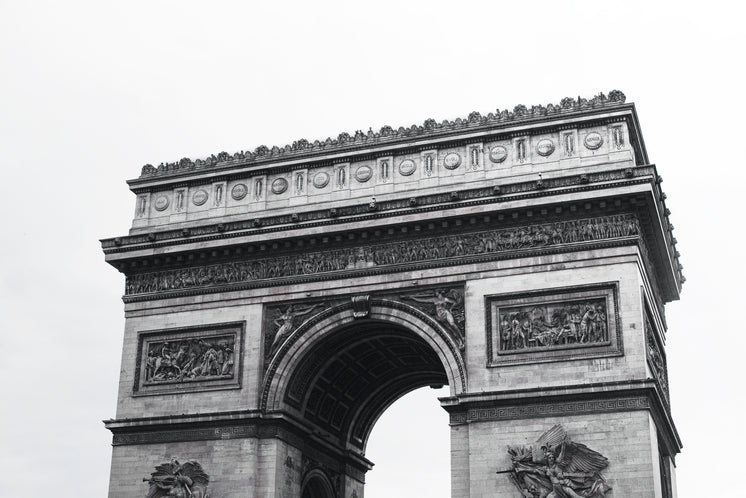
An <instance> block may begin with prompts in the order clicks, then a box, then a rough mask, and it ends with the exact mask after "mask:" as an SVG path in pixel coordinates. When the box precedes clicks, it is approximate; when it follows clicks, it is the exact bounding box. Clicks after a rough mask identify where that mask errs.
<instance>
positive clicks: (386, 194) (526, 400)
mask: <svg viewBox="0 0 746 498" xmlns="http://www.w3.org/2000/svg"><path fill="white" fill-rule="evenodd" d="M661 182H662V178H661V177H660V176H659V175H658V171H657V170H656V167H655V166H654V165H653V164H650V161H649V160H648V156H647V152H646V149H645V144H644V141H643V138H642V135H641V131H640V125H639V123H638V118H637V114H636V112H635V107H634V105H633V104H630V103H625V97H624V94H622V93H621V92H619V91H612V92H610V93H609V94H608V95H603V94H600V95H597V96H595V97H593V98H590V99H584V98H577V99H574V98H565V99H562V100H561V102H559V103H558V104H550V105H548V106H534V107H531V108H527V107H525V106H522V105H519V106H516V107H515V108H514V109H513V110H512V111H500V110H498V111H496V112H494V113H490V114H488V115H486V116H484V115H481V114H480V113H478V112H472V113H471V114H469V115H468V117H466V118H459V119H456V120H455V121H443V122H436V121H435V120H432V119H428V120H426V121H425V122H424V123H423V124H422V125H414V126H411V127H408V128H405V127H401V128H398V129H395V128H392V127H389V126H385V127H383V128H381V129H380V130H378V131H373V130H369V131H367V132H363V131H357V132H356V133H354V134H352V135H350V134H347V133H342V134H340V135H339V136H338V137H337V138H334V139H332V138H328V139H326V140H317V141H314V142H310V141H307V140H298V141H297V142H294V143H293V144H292V145H287V146H284V147H271V148H270V147H265V146H261V147H258V148H256V149H255V150H254V151H252V152H239V153H236V154H233V155H230V154H227V153H220V154H218V155H217V156H211V157H209V158H207V159H205V160H195V161H193V160H191V159H182V160H180V161H178V162H176V163H168V164H161V165H160V166H158V167H154V166H151V165H146V166H145V167H143V169H142V174H141V175H140V177H139V178H137V179H134V180H131V181H129V182H128V183H129V187H130V189H131V190H132V192H133V193H134V194H135V212H134V221H133V224H132V229H131V230H130V233H129V234H128V235H125V236H121V237H116V238H112V239H106V240H103V241H102V245H103V250H104V253H105V256H106V261H107V262H108V263H110V264H111V265H113V266H114V267H115V268H117V269H118V270H119V271H120V272H122V273H124V274H125V276H126V284H125V294H124V298H123V299H124V303H125V316H126V322H125V332H124V345H123V353H122V363H121V379H120V383H119V397H118V405H117V413H116V418H115V419H111V420H107V421H106V422H105V424H106V427H107V428H108V429H109V430H110V431H111V432H112V433H113V457H112V470H111V485H110V494H109V496H110V497H111V498H114V497H127V498H131V497H133V496H151V497H159V496H193V497H196V498H200V497H206V496H212V497H213V498H228V497H254V496H256V497H304V498H305V497H325V498H343V497H344V498H362V497H363V494H364V482H365V474H366V472H367V471H369V470H370V469H371V467H372V462H370V461H369V460H368V459H367V458H366V457H365V448H366V441H367V439H368V435H369V434H370V432H371V429H372V428H373V426H374V424H375V423H376V420H377V419H378V417H379V416H380V415H381V414H382V412H383V411H384V410H386V408H387V407H388V406H389V405H391V404H392V403H393V402H394V401H395V400H396V399H398V398H399V397H401V396H402V395H404V394H405V393H407V392H410V391H412V390H414V389H416V388H419V387H423V386H441V385H448V387H449V389H450V395H449V396H447V397H443V398H440V403H441V405H442V407H443V408H444V409H445V410H446V411H447V412H448V413H449V416H450V433H451V483H452V490H451V495H452V496H454V497H459V498H466V497H471V498H476V497H495V496H500V497H520V496H524V497H541V498H544V497H549V498H553V497H565V496H567V497H573V496H582V497H609V496H614V497H617V498H620V497H662V498H665V497H670V496H674V495H675V485H674V484H673V481H674V479H673V476H672V474H673V468H674V465H673V462H674V457H675V455H676V454H677V453H678V452H679V451H680V448H681V442H680V439H679V436H678V435H677V433H676V429H675V427H674V424H673V422H672V418H671V413H670V408H669V406H670V405H669V391H668V380H667V374H666V353H665V332H666V320H665V315H664V305H665V303H667V302H669V301H672V300H675V299H678V297H679V292H680V289H681V284H682V283H683V281H684V277H683V276H682V273H681V265H680V263H679V253H678V251H677V250H676V239H675V238H674V236H673V233H672V232H673V226H672V225H671V223H670V222H669V211H668V209H667V208H666V202H665V199H666V196H665V194H664V193H663V192H662V190H661ZM148 493H150V494H148Z"/></svg>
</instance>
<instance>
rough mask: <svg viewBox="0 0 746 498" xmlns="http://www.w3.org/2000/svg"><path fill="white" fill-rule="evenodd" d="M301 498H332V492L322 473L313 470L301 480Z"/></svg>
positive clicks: (327, 480)
mask: <svg viewBox="0 0 746 498" xmlns="http://www.w3.org/2000/svg"><path fill="white" fill-rule="evenodd" d="M301 498H334V490H333V488H332V485H331V483H330V482H329V479H328V478H327V477H326V475H324V473H323V472H320V471H318V470H314V471H311V472H309V473H308V475H307V476H306V477H305V479H304V480H303V486H302V489H301Z"/></svg>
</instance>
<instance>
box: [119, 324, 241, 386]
mask: <svg viewBox="0 0 746 498" xmlns="http://www.w3.org/2000/svg"><path fill="white" fill-rule="evenodd" d="M243 333H244V322H235V323H222V324H216V325H207V326H199V327H191V328H180V329H169V330H156V331H146V332H140V333H139V334H138V341H139V343H138V356H137V366H136V370H135V385H134V389H133V394H134V395H148V394H168V393H181V392H191V391H202V390H212V389H230V388H239V387H241V386H240V379H241V376H240V371H241V357H242V351H243Z"/></svg>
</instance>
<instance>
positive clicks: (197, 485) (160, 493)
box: [143, 458, 210, 498]
mask: <svg viewBox="0 0 746 498" xmlns="http://www.w3.org/2000/svg"><path fill="white" fill-rule="evenodd" d="M143 481H145V482H147V483H149V484H150V489H149V490H148V494H147V496H146V498H162V497H169V498H210V497H209V494H208V493H207V485H208V484H209V482H210V477H209V476H208V475H207V474H205V472H204V471H203V470H202V466H201V465H200V464H199V463H197V462H194V461H192V462H186V463H184V464H180V463H179V461H178V460H176V459H175V458H173V459H171V461H170V462H169V463H164V464H162V465H158V466H157V467H156V468H155V472H153V473H152V474H151V475H150V478H147V477H146V478H144V479H143Z"/></svg>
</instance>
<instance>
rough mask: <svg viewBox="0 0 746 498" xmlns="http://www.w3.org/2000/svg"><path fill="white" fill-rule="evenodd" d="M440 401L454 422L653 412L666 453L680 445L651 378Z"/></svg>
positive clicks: (452, 398)
mask: <svg viewBox="0 0 746 498" xmlns="http://www.w3.org/2000/svg"><path fill="white" fill-rule="evenodd" d="M441 405H442V406H443V408H444V409H445V410H446V411H447V412H448V413H449V414H450V425H464V424H472V423H481V422H493V421H506V420H519V419H527V418H545V417H567V416H578V415H593V414H599V413H613V412H629V411H639V410H644V411H648V412H650V414H651V416H652V417H653V420H654V421H655V424H656V427H657V428H658V430H659V435H662V439H663V442H664V443H665V445H666V448H667V451H668V454H670V455H676V454H677V453H679V452H680V451H681V447H682V444H681V439H680V438H679V434H678V432H677V431H676V427H675V426H674V423H673V420H672V419H671V413H670V409H669V407H668V406H667V404H666V403H665V401H664V398H663V397H662V395H661V392H660V388H659V386H658V384H657V382H656V381H654V380H653V379H638V380H625V381H615V382H599V383H593V384H586V385H582V386H555V387H546V388H544V387H542V388H529V389H514V390H506V391H499V392H482V393H478V394H465V395H457V396H453V397H449V398H441Z"/></svg>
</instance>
